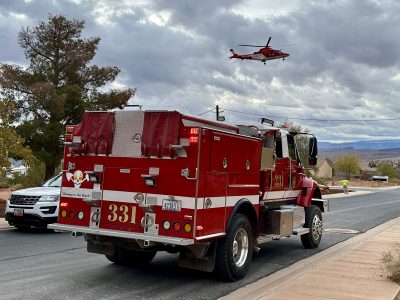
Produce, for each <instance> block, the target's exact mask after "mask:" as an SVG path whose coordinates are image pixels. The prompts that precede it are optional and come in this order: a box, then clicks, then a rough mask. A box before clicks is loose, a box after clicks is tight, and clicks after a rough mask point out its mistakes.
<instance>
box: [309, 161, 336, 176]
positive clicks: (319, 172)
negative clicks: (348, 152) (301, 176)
mask: <svg viewBox="0 0 400 300" xmlns="http://www.w3.org/2000/svg"><path fill="white" fill-rule="evenodd" d="M311 173H312V174H313V176H315V177H324V178H332V177H333V162H332V161H331V160H330V159H329V158H324V159H321V160H319V162H318V164H317V166H316V168H315V170H312V171H311Z"/></svg>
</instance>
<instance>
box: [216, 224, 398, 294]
mask: <svg viewBox="0 0 400 300" xmlns="http://www.w3.org/2000/svg"><path fill="white" fill-rule="evenodd" d="M399 240H400V217H399V218H396V219H393V220H391V221H389V222H386V223H384V224H382V225H379V226H377V227H375V228H373V229H371V230H369V231H367V232H365V233H363V234H360V235H358V236H355V237H353V238H350V239H348V240H346V241H344V242H341V243H339V244H336V245H334V246H332V247H330V248H328V249H326V250H324V251H322V252H320V253H318V254H316V255H314V256H312V257H309V258H307V259H304V260H301V261H299V262H297V263H295V264H293V265H292V266H290V267H288V268H285V269H283V270H280V271H278V272H276V273H274V274H272V275H270V276H268V277H265V278H263V279H260V280H259V281H257V282H255V283H252V284H249V285H247V286H245V287H243V288H241V289H238V290H236V291H235V292H233V293H231V294H229V295H227V296H225V297H223V298H222V299H225V300H227V299H246V300H250V299H296V300H301V299H307V300H309V299H371V300H378V299H382V300H392V299H395V297H396V295H397V294H398V293H399V291H400V286H399V285H398V284H396V283H394V282H392V281H390V280H389V279H387V278H386V277H385V275H384V274H383V269H382V265H381V263H380V259H381V257H382V253H383V252H385V251H388V250H390V249H392V248H393V246H394V244H395V242H396V241H399Z"/></svg>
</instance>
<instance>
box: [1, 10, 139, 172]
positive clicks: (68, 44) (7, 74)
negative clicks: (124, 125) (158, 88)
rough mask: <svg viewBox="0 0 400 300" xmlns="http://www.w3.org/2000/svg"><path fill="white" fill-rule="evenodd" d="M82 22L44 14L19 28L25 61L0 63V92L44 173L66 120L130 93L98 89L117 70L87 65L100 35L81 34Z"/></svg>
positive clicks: (53, 162)
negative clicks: (32, 24)
mask: <svg viewBox="0 0 400 300" xmlns="http://www.w3.org/2000/svg"><path fill="white" fill-rule="evenodd" d="M84 27H85V23H84V21H81V20H75V19H74V20H69V19H67V18H66V17H64V16H61V15H58V16H52V15H49V17H48V20H47V22H43V21H41V22H39V24H38V25H37V26H36V27H33V28H29V27H26V28H23V29H22V30H21V31H20V32H19V35H18V42H19V45H20V46H21V48H22V49H23V50H24V54H25V57H26V59H27V60H28V61H29V66H28V67H27V68H24V67H21V66H18V65H9V64H1V65H0V87H1V93H2V95H3V96H4V97H5V98H7V99H10V100H11V101H12V102H13V103H15V104H16V107H17V108H18V116H19V118H18V120H17V121H18V122H19V124H20V125H19V126H18V127H17V132H18V133H19V134H20V135H21V136H22V137H23V138H24V139H25V143H26V144H27V145H29V146H30V147H31V149H32V150H33V153H34V154H35V156H36V157H37V158H39V159H40V160H41V161H43V162H44V163H45V164H46V178H49V177H50V176H52V175H53V173H54V170H55V168H56V166H57V164H58V163H59V162H60V159H61V157H62V148H61V146H60V143H59V138H60V136H61V135H63V134H64V128H65V125H66V124H76V123H79V122H80V120H81V116H82V114H83V112H84V111H85V110H108V109H113V108H117V107H119V108H121V107H123V105H125V104H126V103H127V101H128V100H129V98H130V97H131V96H133V95H134V93H135V90H134V89H124V90H109V91H104V88H103V87H104V86H105V85H107V84H109V83H111V82H112V81H114V80H115V79H116V77H117V75H118V74H119V72H120V70H119V69H118V68H117V67H98V66H97V65H89V63H90V62H91V61H92V59H93V58H94V56H95V54H96V51H97V47H98V45H99V43H100V38H99V37H90V38H82V37H81V34H82V30H83V29H84Z"/></svg>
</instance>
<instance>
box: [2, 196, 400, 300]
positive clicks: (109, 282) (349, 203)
mask: <svg viewBox="0 0 400 300" xmlns="http://www.w3.org/2000/svg"><path fill="white" fill-rule="evenodd" d="M330 205H331V212H330V213H327V214H324V215H323V218H324V222H325V228H326V229H327V230H328V231H327V232H325V233H324V236H323V239H322V242H321V245H320V247H319V248H318V249H313V250H306V249H303V247H302V245H301V242H300V239H299V238H296V237H295V238H290V239H283V240H280V241H273V242H270V243H266V244H264V245H263V246H262V248H261V252H260V253H259V255H257V256H255V257H254V258H253V262H252V265H251V268H250V271H249V274H248V275H247V277H246V278H245V279H244V280H241V281H239V282H234V283H226V282H221V281H218V279H216V278H214V276H213V275H212V274H209V273H202V272H197V271H193V270H186V269H181V268H178V267H177V266H176V261H177V255H171V254H166V253H158V254H157V256H156V257H155V259H154V260H153V261H152V262H151V264H150V265H149V266H147V267H144V268H129V267H124V266H118V265H115V264H112V263H110V262H109V261H108V260H106V259H105V257H104V256H102V255H97V254H89V253H87V252H86V245H85V243H84V241H83V237H79V238H72V237H71V236H70V235H69V234H67V233H52V232H46V231H41V230H32V231H30V232H19V231H17V230H15V229H4V230H0V299H52V300H53V299H149V298H151V299H215V298H218V297H220V296H223V295H226V294H229V293H230V292H232V291H233V290H236V289H238V288H240V287H242V286H244V285H247V284H249V283H252V282H254V281H256V280H257V279H259V278H262V277H265V276H268V275H269V274H271V273H273V272H275V271H277V270H279V269H282V268H285V267H287V266H288V265H291V264H293V263H294V262H296V261H298V260H301V259H303V258H306V257H309V256H311V255H313V254H315V253H317V252H319V251H321V250H323V249H325V248H327V247H330V246H332V245H333V244H336V243H338V242H340V241H343V240H345V239H348V238H350V237H352V236H354V235H355V234H357V233H350V234H349V233H343V232H342V233H338V232H339V231H340V230H338V229H352V230H356V231H358V232H364V231H366V230H368V229H370V228H372V227H375V226H377V225H379V224H382V223H384V222H386V221H388V220H391V219H393V218H395V217H398V216H399V215H400V189H397V190H387V191H381V192H378V193H374V194H368V195H362V196H355V197H350V198H336V199H331V200H330Z"/></svg>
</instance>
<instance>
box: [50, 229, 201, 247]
mask: <svg viewBox="0 0 400 300" xmlns="http://www.w3.org/2000/svg"><path fill="white" fill-rule="evenodd" d="M47 228H48V229H55V230H61V231H70V232H72V233H75V234H76V233H89V234H94V235H104V236H113V237H120V238H125V239H135V240H143V241H151V242H158V243H164V244H171V245H180V246H188V245H193V244H194V240H192V239H184V238H176V237H167V236H154V235H146V234H143V233H137V232H124V231H117V230H110V229H99V228H90V227H83V226H72V225H64V224H58V223H55V224H49V225H48V226H47Z"/></svg>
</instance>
